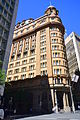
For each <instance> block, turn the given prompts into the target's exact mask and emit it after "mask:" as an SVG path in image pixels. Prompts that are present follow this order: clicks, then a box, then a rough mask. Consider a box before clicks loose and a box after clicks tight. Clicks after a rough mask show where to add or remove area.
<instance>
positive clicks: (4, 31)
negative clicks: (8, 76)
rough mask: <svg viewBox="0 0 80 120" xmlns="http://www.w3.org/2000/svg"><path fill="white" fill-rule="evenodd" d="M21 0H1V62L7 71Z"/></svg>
mask: <svg viewBox="0 0 80 120" xmlns="http://www.w3.org/2000/svg"><path fill="white" fill-rule="evenodd" d="M18 2H19V0H6V1H5V0H0V60H1V61H2V62H3V63H2V66H1V68H3V69H5V71H7V66H8V61H9V55H10V50H11V45H12V39H13V32H14V27H15V20H16V15H17V8H18Z"/></svg>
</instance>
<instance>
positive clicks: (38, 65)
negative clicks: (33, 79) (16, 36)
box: [36, 31, 41, 75]
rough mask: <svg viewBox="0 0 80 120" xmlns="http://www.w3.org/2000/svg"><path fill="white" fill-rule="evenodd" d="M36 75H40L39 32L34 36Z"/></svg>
mask: <svg viewBox="0 0 80 120" xmlns="http://www.w3.org/2000/svg"><path fill="white" fill-rule="evenodd" d="M36 45H37V46H36V75H40V74H41V71H40V31H38V32H37V35H36Z"/></svg>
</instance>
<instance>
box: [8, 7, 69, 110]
mask: <svg viewBox="0 0 80 120" xmlns="http://www.w3.org/2000/svg"><path fill="white" fill-rule="evenodd" d="M64 33H65V28H64V26H63V24H62V21H61V19H60V17H59V16H58V10H57V9H56V8H55V7H53V6H49V7H48V8H47V10H46V11H45V14H44V15H43V16H41V17H40V18H37V19H35V20H34V19H32V18H30V19H28V20H23V21H22V22H21V23H17V25H16V26H15V30H14V36H13V42H12V47H11V53H10V57H9V64H8V70H7V81H8V82H11V84H12V83H13V82H14V83H15V84H17V83H18V82H20V81H22V82H24V81H25V80H26V81H27V80H30V82H29V84H33V78H34V79H35V80H36V82H35V84H34V85H36V84H37V81H38V79H37V76H41V77H40V78H39V79H42V77H43V76H45V77H46V76H48V78H47V80H48V84H49V86H48V87H49V89H50V90H49V91H50V94H51V101H52V105H53V107H54V106H55V103H56V105H57V107H58V108H60V109H64V110H65V111H67V110H69V105H70V104H69V89H70V87H69V77H68V65H67V57H66V48H65V44H64ZM31 81H32V82H31ZM42 81H43V84H45V82H44V79H43V80H42ZM43 84H42V85H43ZM17 85H18V84H17ZM26 85H27V84H26ZM18 87H19V85H18ZM32 88H33V87H32ZM47 90H48V88H47ZM33 91H34V90H32V92H33ZM37 91H38V89H36V92H37ZM36 92H35V94H36ZM40 92H41V93H40ZM46 92H48V91H46ZM39 95H40V97H38V96H39ZM42 96H43V91H42V89H41V91H39V92H37V95H36V96H35V97H33V99H35V100H33V101H35V105H34V106H35V109H36V108H37V106H38V101H40V102H39V104H40V105H42V103H43V98H44V97H42ZM44 96H46V95H45V94H44ZM39 99H41V100H39ZM46 100H48V102H47V103H48V107H50V104H51V103H50V99H49V94H47V98H46ZM44 103H45V101H44ZM50 109H51V107H50Z"/></svg>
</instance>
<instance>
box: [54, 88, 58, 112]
mask: <svg viewBox="0 0 80 120" xmlns="http://www.w3.org/2000/svg"><path fill="white" fill-rule="evenodd" d="M55 103H56V113H58V102H57V94H56V90H55Z"/></svg>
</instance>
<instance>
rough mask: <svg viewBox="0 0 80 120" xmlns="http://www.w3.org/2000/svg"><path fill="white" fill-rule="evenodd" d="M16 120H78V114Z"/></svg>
mask: <svg viewBox="0 0 80 120" xmlns="http://www.w3.org/2000/svg"><path fill="white" fill-rule="evenodd" d="M16 120H80V112H77V113H56V114H55V113H52V114H47V115H40V116H34V117H27V118H22V119H16Z"/></svg>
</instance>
